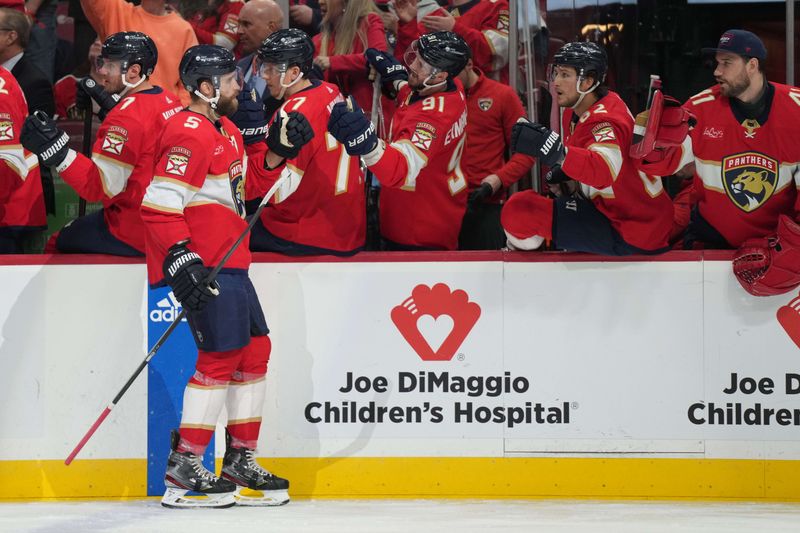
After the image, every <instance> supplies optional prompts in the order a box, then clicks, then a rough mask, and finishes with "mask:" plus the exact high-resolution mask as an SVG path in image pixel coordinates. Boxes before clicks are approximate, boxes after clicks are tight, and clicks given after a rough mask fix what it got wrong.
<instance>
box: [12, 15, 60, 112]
mask: <svg viewBox="0 0 800 533" xmlns="http://www.w3.org/2000/svg"><path fill="white" fill-rule="evenodd" d="M30 32H31V23H30V20H29V19H28V17H27V15H25V14H23V13H20V12H19V11H17V10H14V9H8V8H2V9H0V65H2V66H4V67H5V68H6V69H8V70H10V71H11V74H13V75H14V77H15V78H16V79H17V83H19V86H20V87H22V92H24V93H25V99H26V100H27V101H28V112H30V113H33V112H34V111H35V110H37V109H40V110H42V111H44V112H46V113H47V114H48V115H50V116H52V115H53V113H55V110H56V106H55V101H54V99H53V85H52V84H51V83H50V81H49V80H48V78H47V76H46V75H45V73H44V72H42V71H41V70H39V68H38V67H37V66H36V65H34V64H32V63H31V62H30V61H28V59H27V58H26V57H25V47H26V46H27V45H28V39H29V37H30Z"/></svg>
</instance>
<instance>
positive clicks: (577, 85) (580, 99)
mask: <svg viewBox="0 0 800 533" xmlns="http://www.w3.org/2000/svg"><path fill="white" fill-rule="evenodd" d="M585 79H586V76H585V75H584V73H583V69H581V71H580V72H579V73H578V79H577V80H576V81H575V90H576V91H578V94H579V95H580V96H579V97H578V101H577V102H575V105H572V106H570V108H571V109H575V108H577V107H578V106H579V105H581V102H583V99H584V98H585V97H586V95H587V94H589V93H590V92H592V91H594V90H595V89H597V88H598V87H600V82H599V81H595V82H594V85H592V86H591V87H589V88H588V89H587V90H585V91H581V82H582V81H583V80H585Z"/></svg>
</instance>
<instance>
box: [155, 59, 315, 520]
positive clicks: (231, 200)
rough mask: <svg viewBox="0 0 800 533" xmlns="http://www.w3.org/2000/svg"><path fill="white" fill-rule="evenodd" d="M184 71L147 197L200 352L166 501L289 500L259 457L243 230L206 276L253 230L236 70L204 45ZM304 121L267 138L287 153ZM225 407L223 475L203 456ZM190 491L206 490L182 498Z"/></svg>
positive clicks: (160, 263) (158, 280)
mask: <svg viewBox="0 0 800 533" xmlns="http://www.w3.org/2000/svg"><path fill="white" fill-rule="evenodd" d="M180 78H181V81H182V82H183V84H184V86H185V87H186V89H187V91H189V93H190V94H191V95H192V102H191V104H190V105H189V107H188V108H187V109H185V110H183V111H181V112H179V113H178V114H177V115H175V117H174V118H173V119H171V120H170V121H169V122H168V123H167V125H166V127H165V129H164V133H163V135H162V137H161V139H160V142H159V145H158V148H157V152H156V165H155V176H154V177H153V181H152V182H151V183H150V186H149V187H148V188H147V191H146V193H145V197H144V200H143V201H142V219H143V220H144V224H145V230H146V242H147V270H148V278H149V281H150V284H151V286H160V285H164V284H168V285H169V286H170V287H171V288H172V291H173V293H174V294H175V297H176V298H177V299H178V301H179V302H180V303H181V305H182V306H183V308H184V309H185V310H186V312H187V319H188V322H189V326H190V328H191V330H192V334H193V335H194V339H195V343H196V345H197V347H198V349H199V353H198V356H197V363H196V371H195V373H194V375H193V376H192V378H191V379H190V380H189V383H188V385H187V387H186V389H185V392H184V398H183V414H182V416H181V424H180V430H179V431H174V432H173V433H172V441H171V444H172V452H171V453H170V456H169V459H168V463H167V472H166V479H165V484H166V486H167V491H166V492H165V494H164V497H163V499H162V504H163V505H165V506H166V507H191V506H205V507H227V506H230V505H233V504H234V501H235V500H236V501H237V502H238V503H240V504H243V505H281V504H284V503H286V502H288V501H289V495H288V488H289V482H288V481H286V480H285V479H282V478H279V477H277V476H275V475H273V474H271V473H269V472H268V471H266V470H264V469H263V468H261V466H259V464H258V463H257V462H256V459H255V448H256V443H257V441H258V435H259V432H260V429H261V412H262V409H263V407H264V394H265V385H266V382H265V375H266V372H267V362H268V361H269V355H270V349H271V344H270V339H269V337H268V336H267V335H268V333H269V329H268V328H267V323H266V320H265V318H264V313H263V311H262V309H261V304H260V303H259V301H258V297H257V295H256V291H255V289H254V287H253V284H252V283H251V281H250V278H249V276H248V267H249V266H250V251H249V250H248V247H247V239H246V238H245V239H244V241H243V242H242V245H241V246H239V247H238V248H236V249H235V251H234V252H233V253H232V255H231V256H230V258H229V259H228V261H227V263H226V264H225V267H224V268H223V269H222V270H221V271H220V272H219V275H218V276H217V278H216V279H215V280H211V281H209V280H208V275H209V268H210V267H213V266H214V265H217V264H218V263H219V262H220V260H221V259H222V257H223V256H224V255H225V254H226V253H227V252H228V250H229V249H230V248H231V245H232V244H233V243H234V242H235V241H236V240H237V238H238V237H239V236H240V235H241V234H242V232H243V231H244V230H245V228H246V227H247V222H246V221H245V219H244V217H245V210H244V189H245V186H244V179H245V178H244V173H245V168H244V167H245V156H244V143H243V141H242V136H241V134H240V133H239V130H238V129H237V128H236V126H235V125H234V124H233V123H232V122H231V121H230V120H229V119H228V118H227V116H228V115H230V114H232V113H234V112H235V111H236V107H237V96H238V94H239V91H240V90H241V73H240V72H239V71H238V69H236V60H235V58H234V56H233V53H232V52H231V51H229V50H227V49H225V48H222V47H220V46H216V45H198V46H194V47H192V48H190V49H189V50H187V51H186V53H185V54H184V57H183V60H182V61H181V64H180ZM289 127H291V129H292V131H291V132H290V131H289V130H288V129H287V128H289ZM301 129H302V130H304V131H307V130H308V129H310V128H308V125H307V121H305V119H304V118H303V117H302V115H300V114H299V113H297V112H294V113H292V114H290V115H288V116H287V117H286V120H285V121H284V120H282V121H278V122H277V123H275V124H273V126H272V129H271V130H270V132H269V134H268V136H269V138H270V139H271V140H270V143H271V144H272V145H278V144H280V143H285V145H282V151H284V152H285V153H287V154H289V155H291V152H292V150H299V148H300V146H301V145H300V144H299V142H298V141H297V139H296V138H295V137H294V135H293V134H292V132H296V131H299V130H301ZM207 267H208V268H207ZM223 405H226V406H227V412H228V423H227V439H226V441H227V450H226V452H225V457H224V459H223V465H222V476H221V477H217V476H215V475H214V474H213V473H212V472H210V471H208V470H206V468H205V467H204V466H203V464H202V461H201V458H202V455H203V452H204V450H205V448H206V447H207V446H208V443H209V441H210V440H211V437H212V435H213V433H214V428H215V426H216V424H217V419H218V418H219V414H220V411H221V410H222V407H223ZM242 487H246V488H249V489H253V490H257V491H260V492H261V494H262V497H260V498H254V497H248V496H246V495H244V494H240V493H239V490H237V488H238V489H241V488H242ZM188 490H193V491H196V492H200V493H203V494H205V495H207V498H206V499H201V500H197V499H189V498H185V497H184V495H185V494H186V492H187V491H188ZM234 491H236V495H235V496H234Z"/></svg>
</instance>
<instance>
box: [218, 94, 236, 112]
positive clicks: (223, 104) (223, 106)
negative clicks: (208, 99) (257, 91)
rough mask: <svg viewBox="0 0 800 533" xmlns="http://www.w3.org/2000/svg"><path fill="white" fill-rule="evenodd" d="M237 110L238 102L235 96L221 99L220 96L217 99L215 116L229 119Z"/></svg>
mask: <svg viewBox="0 0 800 533" xmlns="http://www.w3.org/2000/svg"><path fill="white" fill-rule="evenodd" d="M237 109H239V100H238V99H237V98H236V97H235V96H231V97H228V98H223V97H222V96H220V97H219V101H218V102H217V110H216V111H217V115H219V116H221V117H229V116H231V115H233V114H234V113H236V110H237Z"/></svg>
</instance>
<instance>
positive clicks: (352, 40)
mask: <svg viewBox="0 0 800 533" xmlns="http://www.w3.org/2000/svg"><path fill="white" fill-rule="evenodd" d="M320 7H321V8H322V13H323V18H322V30H321V31H320V32H319V34H317V35H315V36H314V47H315V50H316V57H315V58H314V64H315V65H316V66H317V67H319V68H320V69H321V70H322V71H323V73H324V79H325V81H328V82H330V83H334V84H336V85H337V86H338V87H339V90H341V91H342V94H344V95H345V96H348V95H350V96H352V97H353V98H355V100H356V102H358V105H359V106H360V107H361V109H363V110H365V111H366V112H367V113H370V112H371V110H372V107H373V96H374V95H373V86H372V83H371V82H370V80H369V79H368V78H367V73H368V72H369V66H368V65H367V60H366V58H365V57H364V51H365V50H366V49H367V48H375V49H376V50H380V51H382V52H385V51H386V50H387V46H386V30H385V29H384V27H383V21H382V20H381V18H380V16H378V14H377V10H376V8H375V4H374V3H373V2H372V0H347V1H345V0H322V2H320Z"/></svg>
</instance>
